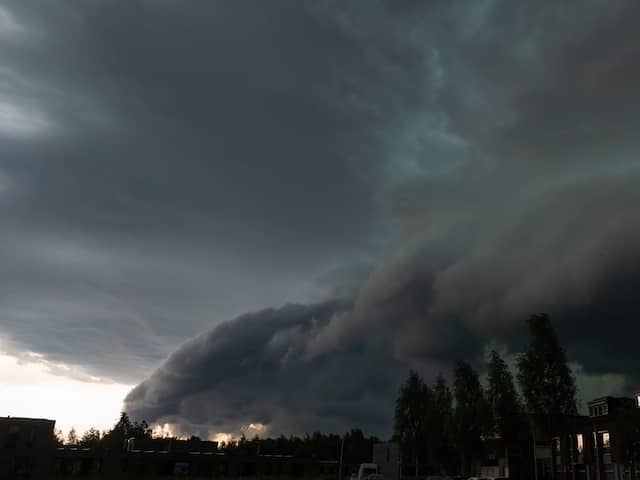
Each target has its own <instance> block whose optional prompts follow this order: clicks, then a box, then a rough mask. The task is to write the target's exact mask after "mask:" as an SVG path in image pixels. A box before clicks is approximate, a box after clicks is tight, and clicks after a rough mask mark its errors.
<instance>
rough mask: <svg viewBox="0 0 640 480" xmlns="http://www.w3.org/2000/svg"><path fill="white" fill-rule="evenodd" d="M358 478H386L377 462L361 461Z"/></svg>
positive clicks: (364, 479) (376, 479)
mask: <svg viewBox="0 0 640 480" xmlns="http://www.w3.org/2000/svg"><path fill="white" fill-rule="evenodd" d="M356 480H384V477H383V476H382V475H381V474H380V467H379V466H378V464H377V463H361V464H360V467H359V468H358V476H357V477H356Z"/></svg>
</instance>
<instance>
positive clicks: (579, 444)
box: [576, 433, 584, 455]
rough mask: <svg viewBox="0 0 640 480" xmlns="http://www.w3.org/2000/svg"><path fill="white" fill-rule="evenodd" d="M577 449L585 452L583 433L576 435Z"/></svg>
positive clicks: (580, 452) (579, 452) (579, 451)
mask: <svg viewBox="0 0 640 480" xmlns="http://www.w3.org/2000/svg"><path fill="white" fill-rule="evenodd" d="M576 450H577V452H578V454H580V455H582V453H583V452H584V437H583V436H582V434H581V433H579V434H577V435H576Z"/></svg>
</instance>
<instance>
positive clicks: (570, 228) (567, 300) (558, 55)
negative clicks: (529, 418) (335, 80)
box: [127, 1, 640, 432]
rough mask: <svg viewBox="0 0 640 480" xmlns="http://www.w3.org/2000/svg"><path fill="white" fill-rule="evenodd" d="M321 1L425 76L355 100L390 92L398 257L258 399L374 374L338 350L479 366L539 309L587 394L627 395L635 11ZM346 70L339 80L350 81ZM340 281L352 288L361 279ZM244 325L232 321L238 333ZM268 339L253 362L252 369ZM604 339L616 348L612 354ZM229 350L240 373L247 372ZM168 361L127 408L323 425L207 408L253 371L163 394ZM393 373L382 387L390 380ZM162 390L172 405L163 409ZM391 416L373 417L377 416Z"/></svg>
mask: <svg viewBox="0 0 640 480" xmlns="http://www.w3.org/2000/svg"><path fill="white" fill-rule="evenodd" d="M321 5H322V7H317V4H316V7H317V8H315V9H314V13H315V14H316V15H317V16H318V18H320V19H321V20H322V21H323V22H325V23H329V24H331V23H332V24H334V25H335V26H336V27H337V28H338V29H339V30H340V31H341V32H342V33H343V34H344V35H345V36H346V37H347V38H349V39H351V40H352V41H355V42H357V43H360V44H361V45H363V46H364V48H363V49H362V51H361V54H362V55H363V56H364V57H365V58H366V59H367V60H368V62H369V64H370V65H374V66H375V70H376V71H386V72H396V73H395V75H394V76H393V78H398V79H411V78H419V79H421V80H422V82H421V83H420V82H416V81H405V82H404V83H400V84H397V85H394V84H393V83H390V84H387V85H386V86H385V87H386V88H381V89H380V90H378V92H377V96H376V95H371V96H368V95H365V96H363V97H361V99H360V101H363V100H362V98H364V99H366V100H367V101H368V102H369V105H370V109H369V110H370V111H371V112H373V113H375V112H376V109H377V108H378V107H379V106H380V103H378V102H381V100H380V99H383V98H384V99H385V102H384V103H383V105H384V106H385V107H386V108H388V109H389V112H390V114H389V117H388V118H387V119H386V121H385V122H384V123H383V125H384V128H382V129H380V128H379V127H380V126H379V125H374V126H370V128H372V129H374V131H376V132H377V135H378V136H379V139H380V140H381V142H380V144H379V145H380V148H382V149H383V153H384V156H385V161H384V162H383V169H382V173H383V175H384V181H382V182H380V183H378V190H377V191H378V196H377V199H378V200H379V201H380V202H381V205H383V206H384V208H385V209H386V212H387V213H389V214H390V215H391V218H392V219H393V220H394V221H395V222H397V223H396V224H397V226H398V227H399V231H400V233H399V234H397V236H396V237H395V240H396V241H397V243H396V245H402V246H401V247H400V248H397V249H396V250H395V252H396V253H394V254H393V255H391V256H390V257H388V258H387V259H386V260H384V261H382V262H380V263H379V266H378V267H377V268H375V269H374V270H373V271H371V272H370V273H369V275H368V278H367V279H366V280H365V281H364V282H363V283H362V287H361V289H360V291H359V293H358V294H357V295H355V301H354V304H353V307H352V308H350V309H349V310H348V312H347V313H342V314H340V315H336V316H334V317H331V318H329V319H328V320H325V321H323V322H320V323H318V326H317V328H316V329H314V332H313V334H309V335H306V336H305V337H304V340H303V341H302V343H301V342H300V338H301V337H296V338H295V339H293V338H292V339H287V340H286V341H285V344H286V345H288V346H290V347H291V348H294V349H296V351H299V349H301V348H302V350H301V351H302V352H304V353H303V354H301V355H298V356H295V357H293V358H292V359H291V362H290V363H289V364H288V367H287V368H293V365H295V366H296V367H297V368H301V369H303V370H304V371H307V372H309V376H310V378H309V379H308V380H307V381H304V382H297V383H293V384H291V385H287V386H279V387H277V388H273V389H271V388H269V389H268V390H269V395H291V396H293V397H294V398H296V397H297V396H298V395H303V394H304V393H305V392H306V388H307V385H309V382H312V381H313V379H317V378H322V375H323V374H324V373H325V372H329V375H330V378H331V380H326V383H325V385H330V386H332V387H333V386H334V385H335V384H336V383H337V384H338V385H343V384H347V385H351V384H352V380H353V378H354V377H355V378H359V376H360V375H366V374H367V370H366V369H365V370H364V372H358V373H353V374H352V375H350V376H348V378H346V379H341V378H340V376H339V375H337V374H335V372H333V371H332V370H331V369H319V368H318V367H315V368H313V367H312V366H311V365H312V362H315V361H322V360H323V359H327V358H332V357H333V356H337V357H338V358H342V356H343V355H347V356H348V355H349V354H350V352H352V351H353V349H354V348H358V346H360V345H366V347H365V348H364V351H365V352H366V354H367V355H368V357H369V358H371V359H372V360H374V359H375V360H376V361H379V360H380V359H384V360H383V362H382V363H383V364H384V365H389V366H393V369H394V371H396V370H397V369H398V368H400V366H402V367H403V368H406V367H408V366H413V367H416V368H419V369H420V370H421V371H423V372H424V373H425V374H426V375H427V376H428V377H430V378H431V377H433V376H434V375H435V374H436V373H437V372H438V371H447V370H448V368H449V365H450V362H451V360H452V359H453V358H455V357H464V358H467V359H470V360H472V361H475V362H479V361H480V359H481V358H482V352H483V348H484V346H485V345H486V344H487V342H490V341H496V340H497V341H498V342H500V343H502V344H504V345H506V346H507V348H510V349H511V350H512V351H518V350H519V349H521V348H522V347H523V343H522V340H523V333H524V332H523V327H524V324H523V321H524V319H526V318H527V316H528V315H530V314H531V313H534V312H538V311H548V312H550V313H551V314H552V315H553V317H554V319H555V321H556V323H557V326H558V329H559V331H560V334H561V337H562V340H563V342H564V343H565V344H566V346H567V348H568V350H569V353H570V354H571V356H572V359H573V360H574V361H575V362H576V363H577V364H579V367H578V368H579V372H580V383H581V385H583V388H584V392H583V393H584V394H586V395H588V394H600V393H602V394H605V393H607V392H605V391H602V392H600V390H599V389H606V388H607V385H609V386H610V388H611V389H612V390H615V392H616V393H624V392H620V389H621V388H622V389H624V388H625V387H622V386H621V385H622V383H621V382H624V378H625V375H626V379H627V380H626V382H627V384H626V388H629V387H630V386H631V385H632V383H633V382H634V381H638V380H639V379H637V378H635V377H634V371H635V370H637V368H636V367H638V365H637V359H635V358H634V354H633V352H634V349H633V338H635V336H636V335H635V327H634V324H633V319H634V318H635V317H637V315H638V313H640V312H638V307H637V301H636V299H635V296H634V293H633V292H634V291H635V289H636V286H637V284H638V280H637V279H638V278H639V277H638V274H639V268H640V265H639V263H638V254H637V252H636V249H635V245H637V242H638V240H639V239H638V235H639V232H640V228H639V227H640V225H638V216H637V212H636V210H637V207H636V206H637V205H638V204H639V201H640V198H639V197H638V193H637V192H638V191H639V190H638V188H637V186H638V184H639V181H640V170H639V168H638V167H639V166H640V165H639V164H638V161H637V158H638V153H639V152H638V150H639V148H638V144H637V140H636V139H635V128H634V125H635V124H636V123H637V119H638V115H637V109H636V108H635V107H636V106H637V105H638V103H639V102H638V101H639V100H640V93H638V92H637V91H636V89H633V88H632V85H634V83H635V82H634V78H635V77H636V76H637V74H638V71H639V70H638V66H637V61H636V60H635V59H636V58H637V56H636V50H637V45H638V43H637V42H638V38H639V37H638V35H637V33H636V32H635V27H634V25H635V24H636V22H637V20H638V19H639V17H638V16H639V14H640V12H639V11H638V8H637V6H636V5H635V4H633V3H632V2H612V3H608V4H606V5H604V4H602V3H600V2H587V3H582V4H581V8H580V9H579V10H577V9H576V8H573V7H571V6H569V5H568V4H558V3H557V2H535V3H533V2H531V3H526V4H525V3H522V2H518V3H516V2H500V1H485V2H474V3H473V4H469V3H467V2H407V3H400V2H397V3H396V2H386V3H384V4H374V3H371V2H368V3H367V7H368V8H365V5H364V3H358V2H353V3H350V4H348V5H345V4H341V3H338V2H323V3H322V4H321ZM378 7H379V8H378ZM574 7H575V5H574ZM358 67H360V65H358ZM354 70H355V69H354ZM354 70H345V73H349V74H350V75H354ZM356 78H358V77H357V76H356ZM388 78H392V77H388ZM378 86H379V85H373V88H374V91H375V88H376V87H378ZM368 88H372V85H371V84H370V83H368V82H367V81H366V80H365V79H362V89H363V90H362V91H363V92H365V93H366V94H368V93H369V91H368V90H367V89H368ZM399 91H401V93H398V92H399ZM355 105H358V103H355V104H354V103H352V104H350V107H353V106H355ZM394 109H397V112H401V113H399V114H396V110H394ZM337 271H338V272H339V270H337ZM364 271H365V272H369V270H368V269H365V270H364ZM346 272H349V273H348V276H347V278H358V277H357V276H356V277H353V276H352V275H353V273H352V272H350V271H349V270H348V269H347V270H345V273H346ZM338 276H339V275H338ZM329 278H331V277H329ZM337 284H340V282H339V281H337ZM338 291H341V290H338ZM309 308H311V309H313V308H317V307H309ZM258 315H259V314H258ZM280 315H282V316H284V317H287V318H289V317H288V316H287V315H286V314H285V313H283V312H277V313H276V316H280ZM306 315H310V313H307V314H306ZM243 322H244V320H235V321H233V322H231V323H230V325H234V326H235V327H236V328H241V327H240V326H241V325H243ZM605 323H606V325H607V328H603V325H604V324H605ZM296 324H298V325H304V321H303V320H302V319H298V320H297V321H296ZM273 325H274V326H273V328H272V329H270V330H269V332H270V334H271V335H279V332H280V331H281V328H282V327H280V326H278V324H277V322H273ZM244 331H245V332H247V333H245V334H244V335H243V336H241V337H240V338H238V339H237V340H236V341H235V343H234V344H235V345H243V344H244V343H245V342H246V339H245V337H244V336H245V335H250V334H249V333H248V332H250V331H251V330H250V329H246V330H244ZM621 332H624V334H621ZM267 336H268V334H265V339H262V340H261V341H260V344H261V345H262V347H261V348H258V349H257V350H256V353H255V355H252V358H254V359H260V358H262V355H263V353H262V352H264V351H265V350H266V349H267V348H268V345H269V342H268V341H267V340H266V337H267ZM224 337H225V336H224V334H223V333H222V332H221V331H219V330H218V331H216V330H214V331H212V332H211V333H209V334H207V335H205V336H203V337H201V338H200V339H199V340H196V343H197V345H198V347H197V348H195V349H194V347H193V346H190V345H189V344H187V345H185V346H183V347H182V348H181V349H180V350H179V355H180V356H186V355H188V352H190V351H198V352H201V351H202V349H203V348H204V350H205V351H206V352H212V354H213V352H217V350H216V349H215V348H212V347H202V345H206V341H205V339H209V340H208V341H209V342H210V341H211V339H212V338H219V339H220V340H222V339H223V338H224ZM234 338H235V337H234ZM301 344H302V345H303V347H301V346H300V345H301ZM605 344H607V345H609V344H610V345H612V346H613V345H615V352H617V353H615V354H614V353H612V352H613V350H612V349H611V348H609V347H604V345H605ZM233 357H235V358H236V360H235V361H234V362H235V363H234V365H235V366H236V367H237V366H239V365H240V366H241V365H242V361H241V360H240V359H239V357H238V356H235V355H234V356H233ZM180 363H181V362H179V361H177V360H175V358H172V359H171V360H169V362H168V363H167V364H166V365H163V366H161V367H160V368H159V369H158V370H157V371H156V373H155V374H154V375H152V376H151V377H150V378H149V379H148V380H147V381H145V382H144V383H142V384H141V385H140V386H139V387H137V388H136V389H135V390H134V391H133V392H132V393H131V395H130V396H129V398H128V400H127V406H128V407H130V408H131V409H132V410H133V411H135V412H136V415H138V416H147V417H148V418H150V419H152V420H162V421H166V420H170V421H172V422H175V423H178V424H183V425H185V424H189V423H193V424H198V425H199V424H203V423H207V422H210V423H214V424H215V423H216V422H221V423H220V424H219V428H218V429H216V428H213V431H231V432H237V431H238V428H239V426H240V425H242V424H243V422H244V423H246V422H254V421H255V422H263V423H267V424H270V425H271V426H272V428H273V429H274V431H278V430H285V431H286V430H287V429H291V428H292V427H291V425H292V424H293V425H296V426H297V427H298V428H295V427H293V429H294V430H296V431H300V430H304V429H305V428H313V427H312V425H322V426H325V425H327V424H326V423H323V421H322V420H323V419H326V420H329V419H333V417H331V416H330V415H327V416H325V415H320V417H321V418H318V417H317V415H318V414H319V412H322V411H324V410H323V409H322V405H321V402H320V401H315V400H314V399H313V398H315V397H312V399H311V400H308V401H305V402H297V403H294V405H295V406H296V407H297V408H298V409H302V408H303V409H304V411H305V412H306V413H307V414H309V415H311V418H313V421H312V422H310V424H308V423H305V422H303V421H301V420H298V419H299V418H300V412H296V413H295V414H292V416H291V417H287V418H282V417H281V416H274V417H270V416H269V415H263V416H261V411H260V408H259V406H258V405H251V406H250V407H249V408H246V409H241V411H239V412H238V416H237V418H236V417H234V416H233V414H231V413H228V414H227V415H226V416H225V415H222V414H221V415H218V414H217V413H216V408H220V409H222V410H223V411H225V412H227V411H229V412H230V411H231V410H233V407H232V406H233V405H235V404H237V403H240V404H242V402H241V401H240V402H238V397H239V396H240V397H241V396H242V395H246V394H247V392H250V391H252V389H254V388H256V387H255V381H254V379H251V380H249V381H248V382H247V385H249V387H248V388H247V390H246V391H244V390H242V389H235V388H231V387H229V388H227V387H226V386H225V385H223V384H221V383H220V382H218V381H215V382H209V381H208V380H207V376H206V375H205V374H197V373H194V375H196V376H197V378H198V381H197V383H198V384H199V386H198V387H197V388H196V392H193V391H192V390H190V389H189V388H183V387H182V386H180V387H176V388H173V386H172V385H174V384H177V385H182V383H181V381H180V380H177V381H176V379H180V378H181V377H182V375H185V372H187V371H191V370H189V369H187V368H184V367H179V365H180ZM210 365H215V362H210V361H209V360H208V359H205V360H203V359H202V358H200V360H198V361H197V362H196V363H195V364H192V365H190V368H193V369H194V370H193V371H194V372H198V371H201V372H202V371H204V370H206V368H207V367H208V366H210ZM238 368H239V367H238ZM374 368H375V367H374ZM220 371H222V370H220ZM272 372H279V373H280V372H281V370H280V369H279V367H278V368H267V369H266V371H262V373H261V374H262V375H264V378H271V377H270V376H269V375H270V374H271V373H272ZM170 375H173V376H170ZM237 378H242V375H236V374H230V375H228V376H225V379H227V380H228V381H230V382H232V381H234V379H237ZM174 381H176V382H175V383H174ZM387 381H388V386H393V388H391V389H390V390H391V391H393V390H394V388H395V387H396V386H397V382H398V378H397V377H396V378H393V379H392V378H389V379H388V380H387ZM358 382H361V383H363V387H362V389H361V391H362V392H367V394H370V395H372V396H373V397H374V398H377V400H378V403H376V404H377V405H379V406H380V408H383V409H384V412H386V415H387V417H386V418H387V424H386V425H384V423H382V424H380V423H376V422H370V423H367V422H366V421H355V423H358V424H359V425H363V426H365V427H370V428H371V429H373V430H375V431H376V432H380V431H382V432H385V431H388V430H385V427H386V428H387V429H388V426H389V423H388V421H389V417H390V413H389V412H391V402H390V399H391V398H392V393H389V390H384V389H380V393H379V394H378V393H377V392H376V390H375V389H374V390H369V389H368V387H365V386H364V384H365V383H366V382H364V381H363V380H358V381H357V382H356V383H358ZM164 388H166V389H167V390H166V391H163V389H164ZM191 388H193V386H191ZM377 388H380V387H377ZM172 398H178V399H180V401H179V402H177V403H174V404H172V405H171V406H164V404H163V403H162V402H163V401H165V400H167V399H172ZM305 398H306V397H305ZM321 398H323V399H324V398H325V397H324V396H323V397H321ZM329 398H331V397H329ZM335 398H338V397H334V399H335ZM191 399H193V402H194V403H193V404H191V403H190V402H191ZM208 400H211V403H210V404H208V405H210V406H211V407H210V408H211V409H212V412H211V413H209V414H207V415H205V416H204V417H203V418H199V419H198V420H197V421H195V420H187V419H189V418H193V416H194V415H196V412H202V405H203V404H205V403H206V402H207V401H208ZM357 401H359V400H355V399H354V405H355V404H356V403H357ZM267 403H269V402H267ZM283 404H286V403H283ZM287 405H288V404H287ZM156 406H158V409H157V410H154V408H155V407H156ZM289 407H291V406H289ZM227 409H229V410H227ZM272 409H273V410H272ZM269 411H278V407H273V406H272V407H271V408H270V409H269ZM234 412H236V411H235V410H234ZM384 412H383V411H380V412H378V417H377V418H384ZM276 417H277V418H276ZM228 418H233V420H232V421H230V422H229V421H226V419H228ZM294 418H295V419H296V420H294V421H293V422H292V423H291V424H290V423H287V419H294ZM223 420H224V421H223ZM349 423H350V422H346V423H345V424H346V425H348V424H349ZM345 424H343V425H345ZM328 425H331V422H329V424H328ZM338 427H339V425H338ZM381 427H382V428H381Z"/></svg>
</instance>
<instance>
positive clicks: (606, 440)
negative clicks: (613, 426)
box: [602, 432, 611, 448]
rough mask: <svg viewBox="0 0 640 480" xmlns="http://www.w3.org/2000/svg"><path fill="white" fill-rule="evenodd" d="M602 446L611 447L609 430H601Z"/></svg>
mask: <svg viewBox="0 0 640 480" xmlns="http://www.w3.org/2000/svg"><path fill="white" fill-rule="evenodd" d="M602 448H611V436H610V435H609V432H602Z"/></svg>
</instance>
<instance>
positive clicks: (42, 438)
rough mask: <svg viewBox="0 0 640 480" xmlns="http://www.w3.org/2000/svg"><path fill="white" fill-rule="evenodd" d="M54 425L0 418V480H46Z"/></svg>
mask: <svg viewBox="0 0 640 480" xmlns="http://www.w3.org/2000/svg"><path fill="white" fill-rule="evenodd" d="M55 423H56V422H55V421H54V420H46V419H35V418H19V417H0V479H2V480H4V479H13V478H47V474H48V473H49V472H50V471H51V464H52V460H53V456H54V451H55V437H54V427H55Z"/></svg>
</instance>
